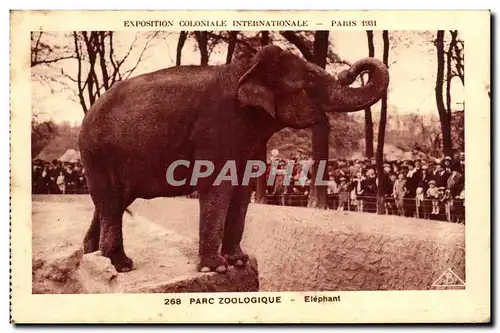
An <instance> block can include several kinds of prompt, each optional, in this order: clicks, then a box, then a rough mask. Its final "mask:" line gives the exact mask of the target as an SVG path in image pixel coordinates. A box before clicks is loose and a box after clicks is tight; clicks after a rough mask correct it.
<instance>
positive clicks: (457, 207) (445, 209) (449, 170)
mask: <svg viewBox="0 0 500 333" xmlns="http://www.w3.org/2000/svg"><path fill="white" fill-rule="evenodd" d="M290 159H293V161H294V163H293V170H292V172H291V177H288V178H289V180H288V181H286V180H285V178H286V177H287V172H289V170H288V169H287V168H288V166H289V162H290ZM306 164H309V167H308V168H307V172H304V170H305V168H304V166H305V165H306ZM311 164H312V160H311V159H310V158H309V157H307V156H295V157H290V158H289V159H283V158H279V157H277V156H273V157H272V159H271V161H270V162H269V164H268V168H267V171H266V177H265V179H266V180H268V179H269V176H270V174H271V172H272V173H273V174H274V175H275V176H274V182H272V183H271V184H267V187H266V190H265V192H266V197H267V203H270V204H279V205H291V206H306V205H307V200H308V194H309V191H310V186H311V181H312V173H311V170H312V168H311V167H310V166H311ZM325 173H326V176H325V178H327V179H328V180H327V181H326V184H327V185H326V186H327V197H328V207H329V208H330V209H336V210H350V211H359V212H372V213H375V212H377V193H378V187H379V184H382V186H383V188H382V189H381V191H382V194H383V195H384V198H385V200H384V207H385V213H386V214H393V215H396V214H397V215H401V216H413V217H418V218H428V219H437V220H447V221H450V222H464V221H465V205H464V199H465V191H464V183H465V182H464V181H465V154H464V153H463V152H460V153H458V154H456V155H455V156H453V157H451V156H446V157H444V158H442V159H434V158H429V157H427V156H426V155H425V154H423V153H422V152H421V151H419V150H415V151H413V153H412V157H411V158H408V159H403V160H393V161H385V162H384V165H383V173H382V174H381V175H380V176H379V175H377V172H376V166H375V161H374V160H371V159H356V160H347V159H338V160H329V161H328V163H327V164H326V171H325ZM381 177H383V178H384V181H382V182H380V179H381ZM32 192H33V194H83V193H88V191H87V187H86V182H85V171H84V169H83V166H82V164H81V163H80V162H79V161H76V162H62V161H59V160H53V161H51V162H49V161H43V160H40V159H36V160H33V163H32Z"/></svg>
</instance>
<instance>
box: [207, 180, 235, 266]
mask: <svg viewBox="0 0 500 333" xmlns="http://www.w3.org/2000/svg"><path fill="white" fill-rule="evenodd" d="M232 192H233V188H232V186H231V185H230V184H227V185H226V186H224V185H221V186H214V187H212V188H211V189H209V190H208V191H206V192H202V193H200V244H199V258H200V262H199V264H198V270H199V271H201V272H210V271H216V272H219V273H222V272H225V271H227V267H228V263H227V260H226V259H225V258H224V257H223V256H221V255H220V247H221V243H222V237H223V234H224V222H225V221H226V216H227V212H228V208H229V204H230V200H231V196H232Z"/></svg>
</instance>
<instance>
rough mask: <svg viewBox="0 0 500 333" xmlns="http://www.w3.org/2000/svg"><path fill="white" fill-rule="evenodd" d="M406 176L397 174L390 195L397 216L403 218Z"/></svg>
mask: <svg viewBox="0 0 500 333" xmlns="http://www.w3.org/2000/svg"><path fill="white" fill-rule="evenodd" d="M406 184H407V181H406V175H405V173H404V172H400V173H399V174H398V179H396V181H395V182H394V188H393V192H392V195H393V196H394V201H395V203H396V208H397V209H398V214H399V216H405V207H404V198H405V196H406V194H407V187H406Z"/></svg>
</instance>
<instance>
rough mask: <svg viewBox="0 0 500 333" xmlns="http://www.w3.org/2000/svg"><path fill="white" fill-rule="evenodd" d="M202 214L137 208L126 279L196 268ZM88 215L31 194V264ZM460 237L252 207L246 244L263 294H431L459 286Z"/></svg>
mask: <svg viewBox="0 0 500 333" xmlns="http://www.w3.org/2000/svg"><path fill="white" fill-rule="evenodd" d="M49 203H50V204H49ZM198 208H199V206H198V201H197V200H194V199H184V198H157V199H152V200H137V201H136V202H134V203H133V204H132V205H131V207H130V210H131V211H132V213H133V216H134V218H133V219H130V218H129V217H127V216H126V217H125V220H124V221H125V222H124V239H125V250H126V252H127V254H128V255H129V256H130V257H131V258H132V259H133V260H134V262H135V263H136V265H137V270H135V271H132V272H130V273H126V276H125V277H123V279H124V280H123V281H125V283H131V284H134V285H136V286H140V285H142V284H147V283H151V276H176V275H178V274H181V273H184V272H186V271H190V270H194V263H195V260H196V251H197V242H198ZM92 209H93V208H92V203H91V200H90V198H89V196H86V195H66V196H34V197H33V258H39V257H44V256H50V255H53V254H54V253H57V252H61V251H64V250H65V249H68V248H72V247H75V246H79V245H80V244H81V242H82V240H83V236H84V235H85V231H86V229H87V227H88V225H89V224H90V219H91V217H92ZM48 211H50V214H49V212H48ZM68 227H69V228H68ZM68 229H70V230H71V232H68ZM169 231H170V232H169ZM464 233H465V228H464V226H463V225H458V224H452V223H445V222H436V221H428V220H418V219H412V218H401V217H397V216H380V215H376V214H369V213H355V212H337V211H326V210H317V209H308V208H301V207H280V206H270V205H259V204H252V205H251V206H250V208H249V212H248V217H247V226H246V230H245V235H244V240H243V246H244V249H245V250H246V251H247V252H248V253H249V254H251V255H253V256H255V257H256V259H257V261H258V265H259V278H260V290H262V291H292V290H294V291H301V290H393V289H406V290H412V289H431V288H432V284H433V282H434V281H435V280H436V279H437V278H438V277H439V276H440V275H441V274H442V273H443V272H444V271H445V270H446V269H448V268H451V269H453V271H454V272H455V273H456V274H457V275H458V276H460V277H461V278H462V279H464V280H465V234H464ZM61 235H64V237H61ZM166 242H168V243H172V244H174V246H167V247H165V246H164V245H163V244H165V243H166ZM158 257H161V258H163V259H162V262H163V261H164V262H165V264H163V263H162V267H159V266H158V260H157V258H158ZM176 258H183V259H182V260H181V262H179V260H177V259H176ZM185 258H187V259H185Z"/></svg>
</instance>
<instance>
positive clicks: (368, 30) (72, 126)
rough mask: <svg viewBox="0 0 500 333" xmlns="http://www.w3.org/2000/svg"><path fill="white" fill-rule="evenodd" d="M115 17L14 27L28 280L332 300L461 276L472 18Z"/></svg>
mask: <svg viewBox="0 0 500 333" xmlns="http://www.w3.org/2000/svg"><path fill="white" fill-rule="evenodd" d="M130 18H132V20H123V23H122V21H120V24H122V25H123V28H122V29H111V30H107V29H102V28H98V29H96V30H90V29H89V30H81V29H80V30H78V29H74V30H73V29H67V30H61V29H57V30H54V29H52V30H51V29H33V30H31V31H30V32H29V36H26V38H30V41H29V44H30V62H31V63H30V65H28V64H24V66H25V67H26V68H28V67H29V86H26V87H24V91H25V92H24V94H25V96H26V95H29V99H30V103H29V107H30V108H27V109H23V110H22V111H19V110H17V111H18V112H22V113H23V114H26V116H25V117H26V119H27V118H28V117H29V119H30V122H31V141H30V142H29V143H28V142H27V143H26V145H27V146H26V147H29V148H30V150H31V151H30V153H31V157H30V162H31V163H30V169H31V170H30V171H31V178H30V182H31V183H30V184H28V185H27V186H28V188H30V190H31V191H30V194H29V196H30V198H28V199H26V200H29V201H25V202H26V205H29V207H26V205H25V209H27V211H29V212H30V215H31V217H30V218H31V221H27V222H26V223H30V224H29V225H30V227H29V228H30V230H29V233H30V239H31V244H30V245H29V248H30V249H31V253H30V254H29V253H28V255H30V256H31V265H30V266H31V267H28V268H27V269H28V270H29V269H31V288H30V290H28V291H27V292H28V293H29V294H32V295H57V294H70V295H75V297H76V295H79V294H94V295H95V294H99V295H103V294H105V295H106V294H107V295H115V294H130V295H138V294H142V295H144V294H163V295H164V301H163V302H164V305H165V306H167V305H168V306H184V305H186V306H188V305H199V306H201V305H205V306H209V305H210V304H214V302H215V303H217V304H226V306H227V305H231V304H235V305H236V304H239V305H243V304H247V305H248V306H250V305H253V306H257V305H259V306H264V305H263V304H265V305H267V306H271V305H272V304H273V303H282V302H291V303H293V302H300V303H304V304H307V303H315V304H321V303H326V304H328V305H329V306H332V305H333V304H342V302H345V297H344V295H345V294H343V293H342V292H362V291H386V292H387V291H415V292H418V291H431V292H434V293H436V294H437V293H442V292H444V291H448V292H456V291H462V292H465V291H466V290H467V289H468V288H469V287H468V282H469V278H470V276H469V273H468V272H469V270H468V268H467V267H468V265H469V264H470V260H469V259H470V258H469V257H468V256H467V253H468V251H469V246H470V244H469V242H467V247H466V236H467V235H468V233H469V228H468V225H469V223H474V221H472V222H471V219H472V220H473V219H474V216H471V215H470V209H473V207H472V206H471V203H472V202H475V199H476V198H472V200H471V198H470V197H469V196H475V195H476V193H478V192H471V190H470V189H469V185H470V184H472V183H477V181H478V178H474V177H475V176H476V173H475V170H472V172H471V170H470V168H471V166H470V165H471V162H470V153H469V152H470V151H471V150H470V147H469V148H467V145H468V142H469V136H471V135H472V136H474V135H475V133H473V132H470V131H469V130H466V121H467V122H468V121H469V118H468V117H469V113H468V112H467V109H468V108H470V106H469V105H470V104H469V102H470V100H469V96H470V95H468V93H467V91H466V89H465V82H466V81H465V79H466V77H467V75H469V72H467V75H466V74H465V68H466V64H465V58H466V57H465V54H466V52H467V51H468V47H469V43H473V42H471V41H470V36H471V34H470V33H469V34H467V33H466V32H464V30H462V29H458V28H457V29H434V28H433V29H397V28H396V29H384V28H379V26H380V20H379V21H377V20H376V19H373V20H366V19H365V17H363V18H362V19H354V20H351V19H349V20H338V19H335V20H332V19H331V18H330V19H329V20H325V23H327V24H328V25H329V26H323V27H321V26H317V27H316V28H314V24H313V23H312V22H311V21H310V20H309V21H308V20H306V19H304V20H295V19H294V17H292V18H291V19H283V20H281V19H280V18H276V19H273V20H271V19H269V20H267V19H266V20H254V19H253V18H254V17H253V16H249V17H248V19H246V20H240V19H239V17H238V18H236V19H232V20H230V19H229V17H227V19H226V18H225V17H222V18H219V19H218V20H212V19H211V18H212V16H209V17H207V18H206V19H191V18H188V19H186V20H184V21H183V20H180V19H182V17H178V18H179V20H177V19H176V20H170V19H169V17H168V16H166V17H165V19H156V18H154V19H147V18H146V19H144V20H143V19H142V18H141V19H137V20H135V19H133V16H132V15H130ZM316 25H318V24H316ZM96 27H98V26H96ZM141 27H142V28H145V29H140V28H141ZM228 27H233V29H241V30H230V29H228V30H219V29H227V28H228ZM235 27H236V28H235ZM339 27H340V28H339ZM350 27H353V29H349V28H350ZM169 28H170V29H171V30H168V29H169ZM173 28H175V29H173ZM301 28H302V29H304V28H308V29H309V30H298V29H301ZM318 28H321V30H317V29H318ZM162 29H167V30H162ZM183 29H186V30H183ZM189 29H191V30H189ZM202 29H216V30H202ZM249 29H252V30H249ZM467 37H469V38H467ZM23 45H27V43H25V44H23ZM467 59H468V60H469V59H470V58H467ZM475 61H476V62H477V59H475ZM488 61H489V59H488ZM467 66H469V63H467ZM467 68H469V67H467ZM474 82H475V83H476V87H475V88H476V89H475V92H477V91H479V92H480V94H482V95H481V98H482V100H488V102H487V103H489V98H490V83H489V81H488V77H486V79H485V80H475V81H474ZM483 95H484V96H483ZM471 103H474V101H472V102H471ZM472 112H473V113H474V112H475V113H477V115H476V116H477V117H479V116H480V114H481V111H480V110H477V109H475V110H473V111H472ZM488 114H489V111H488ZM465 115H467V117H466V116H465ZM477 117H476V118H477ZM483 126H487V127H488V128H489V123H484V125H483ZM24 139H27V137H26V138H24ZM24 152H25V154H29V152H28V151H24ZM466 152H467V154H466ZM488 159H489V156H488ZM24 160H26V161H27V158H26V157H25V158H24ZM472 163H474V162H472ZM472 165H476V164H472ZM24 170H27V168H26V167H24ZM24 177H27V175H25V176H24ZM469 177H471V178H470V179H469ZM466 184H467V187H466ZM29 186H30V187H29ZM483 194H485V195H486V194H487V192H483ZM471 207H472V208H471ZM483 222H484V223H486V221H483ZM11 223H12V224H14V223H16V220H15V216H14V215H13V216H12V222H11ZM466 230H467V232H466ZM476 252H477V251H476ZM466 257H467V259H468V260H466ZM27 277H29V275H27V276H25V278H27ZM474 281H476V280H474ZM474 283H476V282H474ZM488 288H489V287H488ZM257 292H269V293H257ZM278 292H280V293H278ZM281 292H293V293H300V295H301V296H300V297H299V298H297V297H295V296H293V297H292V296H290V297H288V298H287V296H284V295H286V294H281ZM322 292H329V293H324V294H322ZM213 293H215V294H213ZM183 294H189V297H187V298H183V296H182V295H183ZM193 295H194V296H193ZM214 295H215V297H214ZM217 295H220V298H219V297H217ZM281 295H283V296H281ZM379 297H383V296H379ZM18 301H19V300H18ZM219 302H220V303H219ZM337 306H340V305H337ZM192 311H193V310H192ZM196 311H198V310H196Z"/></svg>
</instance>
